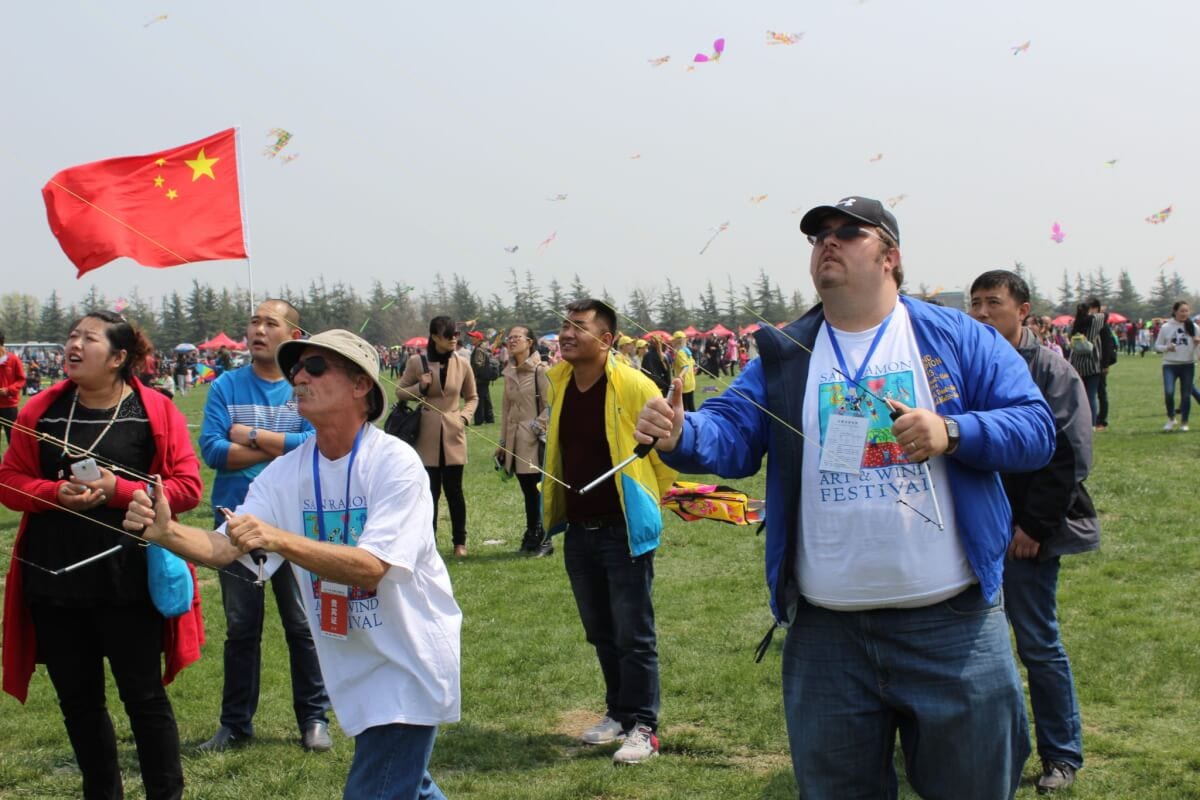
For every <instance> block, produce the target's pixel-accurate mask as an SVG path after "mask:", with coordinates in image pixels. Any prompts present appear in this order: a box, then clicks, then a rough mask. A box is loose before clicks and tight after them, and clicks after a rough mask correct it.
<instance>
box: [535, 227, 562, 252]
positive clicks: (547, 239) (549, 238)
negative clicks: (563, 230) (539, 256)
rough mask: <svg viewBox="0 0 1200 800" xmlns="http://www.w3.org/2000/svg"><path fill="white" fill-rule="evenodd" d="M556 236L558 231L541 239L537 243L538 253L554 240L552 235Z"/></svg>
mask: <svg viewBox="0 0 1200 800" xmlns="http://www.w3.org/2000/svg"><path fill="white" fill-rule="evenodd" d="M556 236H558V231H555V232H554V233H552V234H550V235H549V236H547V237H546V238H545V239H543V240H542V242H541V244H539V245H538V252H539V253H540V252H541V251H542V250H545V249H546V248H547V247H549V246H550V243H551V242H553V241H554V237H556Z"/></svg>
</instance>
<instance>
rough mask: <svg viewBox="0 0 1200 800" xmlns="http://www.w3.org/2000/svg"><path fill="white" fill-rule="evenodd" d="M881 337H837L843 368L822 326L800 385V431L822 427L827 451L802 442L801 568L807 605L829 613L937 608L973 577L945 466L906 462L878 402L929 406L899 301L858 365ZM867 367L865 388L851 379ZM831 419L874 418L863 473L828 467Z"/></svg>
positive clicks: (870, 333)
mask: <svg viewBox="0 0 1200 800" xmlns="http://www.w3.org/2000/svg"><path fill="white" fill-rule="evenodd" d="M878 332H879V328H878V326H877V327H875V328H871V329H869V330H865V331H858V332H854V333H850V332H844V331H838V330H834V331H833V332H832V334H833V335H834V336H836V337H837V344H838V346H839V347H840V349H841V352H842V357H843V360H844V363H845V367H843V366H841V364H840V363H839V361H838V358H837V355H836V354H835V352H834V348H833V345H832V343H831V342H830V338H829V337H830V329H829V327H828V326H827V325H822V326H821V330H820V332H819V333H818V335H817V339H816V342H815V343H814V344H813V358H812V362H811V365H810V367H809V373H808V384H807V387H806V389H805V398H804V430H806V431H820V435H821V438H820V442H821V444H820V445H818V444H817V440H816V439H815V437H813V436H811V435H810V436H807V437H806V438H805V442H804V474H803V483H802V485H803V487H804V490H803V493H802V497H801V502H800V515H801V523H802V524H801V527H800V529H801V530H802V531H803V542H802V546H801V548H800V555H799V558H798V559H797V563H796V572H797V577H798V579H799V585H800V591H801V593H802V594H803V595H804V597H805V598H806V599H807V600H808V601H809V602H810V603H812V604H814V605H818V606H822V607H825V608H830V609H834V610H863V609H871V608H911V607H919V606H925V605H931V604H933V603H937V602H939V601H941V600H944V599H946V598H947V597H952V596H954V595H955V594H958V593H959V592H960V591H962V589H963V588H965V587H966V586H968V585H969V584H971V583H973V582H975V580H976V578H975V575H974V573H973V572H972V571H971V568H970V565H969V564H968V562H967V559H966V553H965V552H964V550H963V547H962V543H961V542H960V541H959V538H958V526H957V524H956V521H955V517H954V505H953V503H952V502H951V498H950V491H949V484H948V482H947V481H948V479H947V473H946V469H945V465H944V459H943V458H940V457H939V458H934V459H931V460H930V461H928V462H927V464H928V470H927V469H926V466H925V465H921V464H911V463H909V462H908V459H907V458H906V457H905V455H904V452H903V451H902V449H901V447H900V445H899V444H898V443H897V442H896V440H895V437H894V436H893V435H892V420H891V417H890V410H889V408H888V407H887V405H886V404H885V403H883V402H882V400H885V399H890V400H897V401H899V402H901V403H903V404H904V405H906V406H910V407H913V408H927V409H932V408H933V397H932V394H931V393H930V391H929V385H928V383H927V382H926V381H925V380H924V370H923V368H922V366H921V353H920V351H919V349H918V348H917V342H916V338H915V336H914V335H913V332H912V326H911V324H910V322H909V317H908V312H907V311H906V310H905V308H904V304H903V303H899V302H898V303H896V308H895V310H894V311H893V312H892V315H891V317H890V318H889V320H888V322H887V327H886V329H885V330H884V332H883V335H882V336H880V337H879V340H878V343H877V344H876V346H875V349H874V351H873V352H871V355H870V359H869V361H868V362H867V363H866V364H865V365H863V359H864V358H866V357H867V354H868V352H869V351H871V343H872V342H873V341H874V340H875V337H876V334H877V333H878ZM860 365H862V377H861V379H860V380H859V383H860V384H861V385H860V386H856V385H855V384H854V383H853V382H852V380H851V378H852V377H855V376H857V374H858V371H859V368H860ZM842 372H845V373H848V374H849V376H850V377H845V376H843V374H842ZM868 392H869V393H868ZM835 415H849V416H857V417H862V418H865V419H866V420H867V422H866V426H865V427H866V438H865V442H864V446H863V448H862V458H861V463H860V468H859V470H858V471H857V472H844V471H834V470H826V471H822V469H821V455H822V448H823V447H824V446H825V445H826V444H827V441H826V437H827V434H828V432H829V428H830V420H831V418H833V417H834V416H835ZM931 480H932V482H933V484H934V488H935V489H936V492H937V495H938V497H937V499H938V500H939V501H940V502H939V506H940V508H941V514H942V519H943V522H944V525H945V530H939V529H938V527H937V525H936V524H934V523H933V522H932V520H935V519H936V518H937V513H936V511H935V508H934V493H933V491H931V488H930V481H931ZM926 517H928V518H929V519H926Z"/></svg>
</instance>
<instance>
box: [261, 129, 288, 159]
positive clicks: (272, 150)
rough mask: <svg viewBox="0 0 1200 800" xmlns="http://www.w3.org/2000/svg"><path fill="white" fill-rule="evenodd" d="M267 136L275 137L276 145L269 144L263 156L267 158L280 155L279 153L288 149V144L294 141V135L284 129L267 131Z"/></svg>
mask: <svg viewBox="0 0 1200 800" xmlns="http://www.w3.org/2000/svg"><path fill="white" fill-rule="evenodd" d="M267 135H268V136H274V137H275V144H269V145H267V146H266V147H264V148H263V155H264V156H266V157H267V158H274V157H275V156H277V155H279V151H280V150H282V149H283V148H285V147H287V146H288V142H290V141H291V140H292V134H290V133H289V132H287V131H285V130H284V129H283V128H271V130H269V131H267Z"/></svg>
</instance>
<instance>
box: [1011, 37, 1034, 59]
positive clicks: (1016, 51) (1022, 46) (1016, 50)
mask: <svg viewBox="0 0 1200 800" xmlns="http://www.w3.org/2000/svg"><path fill="white" fill-rule="evenodd" d="M1031 43H1032V40H1030V41H1029V42H1025V43H1024V44H1019V45H1017V46H1016V47H1014V48H1013V49H1012V51H1013V55H1014V56H1018V55H1020V54H1021V53H1025V52H1028V51H1029V45H1030V44H1031Z"/></svg>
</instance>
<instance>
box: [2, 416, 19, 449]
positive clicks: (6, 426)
mask: <svg viewBox="0 0 1200 800" xmlns="http://www.w3.org/2000/svg"><path fill="white" fill-rule="evenodd" d="M0 419H3V420H7V423H6V424H4V423H0V427H2V428H4V433H5V435H6V436H8V443H9V444H12V426H13V424H15V423H16V421H17V409H16V408H15V407H13V408H0Z"/></svg>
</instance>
